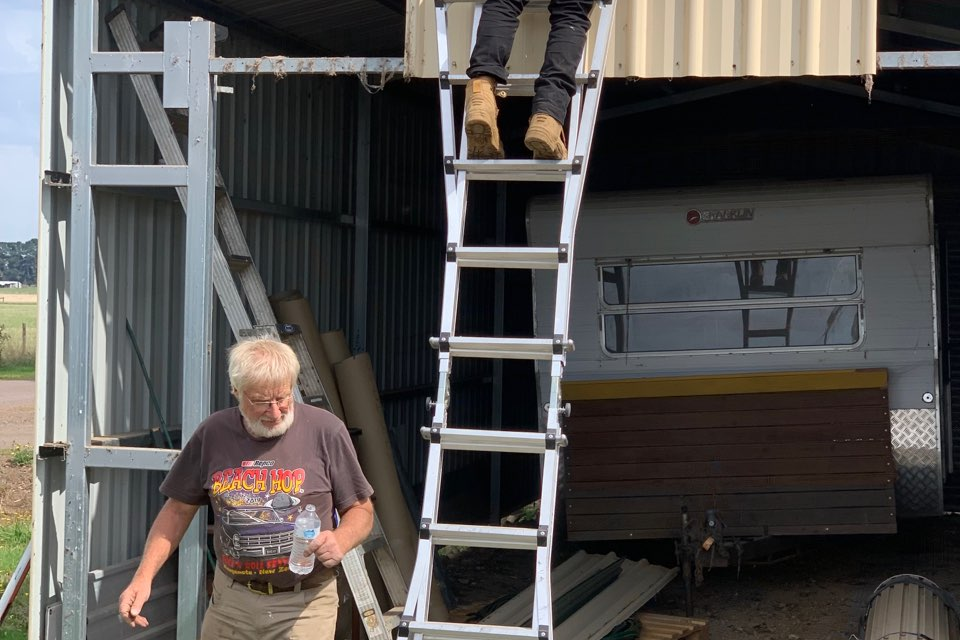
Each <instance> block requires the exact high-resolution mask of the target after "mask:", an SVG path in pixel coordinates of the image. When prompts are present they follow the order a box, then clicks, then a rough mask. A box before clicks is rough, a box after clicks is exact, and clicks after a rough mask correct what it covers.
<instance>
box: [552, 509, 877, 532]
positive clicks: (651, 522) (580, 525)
mask: <svg viewBox="0 0 960 640" xmlns="http://www.w3.org/2000/svg"><path fill="white" fill-rule="evenodd" d="M893 515H894V514H893V513H892V512H891V509H890V508H889V507H858V508H855V509H854V508H843V509H778V510H770V511H752V510H747V511H737V510H733V511H726V512H724V513H723V514H721V515H720V520H721V521H722V522H723V525H724V526H725V527H763V528H767V527H786V526H792V527H799V526H809V525H811V524H814V523H815V524H817V525H827V524H829V525H856V524H882V523H885V522H888V521H889V520H890V519H891V518H892V517H893ZM679 524H680V511H679V510H678V511H676V512H675V513H631V514H622V513H620V514H608V515H597V514H594V515H588V516H569V517H568V518H567V526H568V528H569V529H575V530H577V531H630V530H633V529H666V528H669V527H672V526H679Z"/></svg>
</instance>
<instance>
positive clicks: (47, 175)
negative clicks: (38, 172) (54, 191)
mask: <svg viewBox="0 0 960 640" xmlns="http://www.w3.org/2000/svg"><path fill="white" fill-rule="evenodd" d="M43 184H44V185H45V186H47V187H69V186H70V184H71V182H70V174H69V173H66V172H64V171H44V172H43Z"/></svg>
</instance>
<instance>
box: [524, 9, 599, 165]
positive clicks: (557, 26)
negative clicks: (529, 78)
mask: <svg viewBox="0 0 960 640" xmlns="http://www.w3.org/2000/svg"><path fill="white" fill-rule="evenodd" d="M592 7H593V0H552V1H551V2H550V36H549V38H548V39H547V49H546V52H545V53H544V56H543V66H542V67H541V69H540V77H539V78H538V79H537V81H536V83H535V84H534V92H535V94H534V98H533V109H532V113H533V115H532V116H531V118H530V126H529V127H528V129H527V135H526V136H525V137H524V140H523V142H524V144H525V145H526V146H527V148H528V149H530V150H531V151H533V156H534V157H535V158H543V159H550V160H560V159H562V158H565V157H566V155H567V147H566V144H565V143H564V137H563V122H564V121H565V120H566V119H567V109H568V108H569V107H570V98H571V97H572V96H573V94H574V92H575V90H576V84H575V82H576V80H575V79H576V73H577V67H578V66H579V64H580V59H581V57H582V55H583V47H584V44H585V43H586V41H587V30H589V29H590V9H591V8H592Z"/></svg>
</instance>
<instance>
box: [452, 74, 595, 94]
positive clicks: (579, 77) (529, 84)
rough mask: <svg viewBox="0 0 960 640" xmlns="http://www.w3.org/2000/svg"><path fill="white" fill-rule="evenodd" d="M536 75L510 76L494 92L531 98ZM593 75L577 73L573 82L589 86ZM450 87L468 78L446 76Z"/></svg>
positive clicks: (593, 78)
mask: <svg viewBox="0 0 960 640" xmlns="http://www.w3.org/2000/svg"><path fill="white" fill-rule="evenodd" d="M539 77H540V76H539V74H536V73H514V74H511V75H510V77H509V79H508V81H507V82H506V83H504V84H500V83H498V84H497V88H496V89H495V92H496V93H497V95H498V96H500V97H501V98H504V97H506V96H532V95H534V90H533V87H534V83H535V82H536V81H537V78H539ZM596 77H597V76H596V74H595V73H578V74H576V75H575V76H574V78H573V82H574V84H577V85H585V84H590V83H591V82H592V81H594V80H595V79H596ZM447 78H448V79H449V80H450V84H451V85H457V86H459V85H465V84H467V82H469V81H470V76H468V75H466V74H464V73H458V74H451V75H449V76H447Z"/></svg>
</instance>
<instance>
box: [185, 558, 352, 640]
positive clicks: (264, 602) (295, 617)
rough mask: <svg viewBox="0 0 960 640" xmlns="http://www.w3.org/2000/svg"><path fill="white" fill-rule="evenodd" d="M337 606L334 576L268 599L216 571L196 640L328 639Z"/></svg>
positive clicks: (332, 628) (334, 625)
mask: <svg viewBox="0 0 960 640" xmlns="http://www.w3.org/2000/svg"><path fill="white" fill-rule="evenodd" d="M338 604H339V602H338V597H337V579H336V574H335V573H331V576H330V578H329V579H328V580H327V581H326V582H323V583H321V584H320V585H319V586H316V587H313V588H310V589H301V590H300V591H284V592H282V593H274V594H273V595H267V594H261V593H255V592H253V591H251V590H250V589H248V588H247V586H246V585H245V584H243V583H242V582H234V580H233V579H232V578H230V577H229V576H227V575H226V574H225V573H223V572H222V571H220V570H219V569H218V570H217V571H216V572H215V575H214V578H213V595H212V596H211V598H210V607H209V608H208V609H207V613H206V615H205V616H204V617H203V630H202V631H201V632H200V640H226V639H227V638H229V639H230V640H302V639H305V638H309V639H310V640H333V637H334V631H335V630H336V626H337V606H338Z"/></svg>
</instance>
